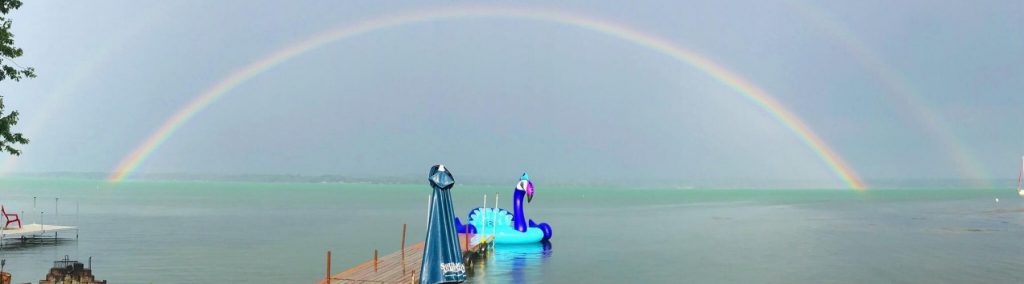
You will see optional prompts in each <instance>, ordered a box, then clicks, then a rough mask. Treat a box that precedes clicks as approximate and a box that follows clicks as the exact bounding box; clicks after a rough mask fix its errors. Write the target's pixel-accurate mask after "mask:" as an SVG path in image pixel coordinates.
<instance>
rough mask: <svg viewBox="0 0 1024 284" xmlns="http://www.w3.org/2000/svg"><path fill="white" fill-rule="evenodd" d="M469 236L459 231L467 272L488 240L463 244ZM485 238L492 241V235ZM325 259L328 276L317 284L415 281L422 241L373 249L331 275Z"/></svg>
mask: <svg viewBox="0 0 1024 284" xmlns="http://www.w3.org/2000/svg"><path fill="white" fill-rule="evenodd" d="M473 239H475V238H474V236H473V235H467V234H459V240H460V243H461V244H462V246H463V250H462V258H463V262H464V263H465V264H466V269H467V271H466V272H467V273H469V271H468V269H470V268H471V267H473V266H472V265H471V263H472V261H474V260H476V259H478V257H479V256H485V255H486V252H487V250H488V248H489V246H488V243H490V242H489V241H486V240H485V241H484V242H475V243H474V244H469V245H467V243H469V242H468V241H467V240H473ZM488 240H493V237H491V238H488ZM403 241H404V240H403ZM327 258H328V260H327V267H328V271H327V275H329V276H325V277H324V279H321V280H320V281H318V282H317V283H319V284H348V283H416V281H417V280H418V279H419V274H418V273H419V269H420V265H421V264H422V261H423V242H419V243H416V244H414V245H411V246H408V247H405V248H404V249H402V250H399V251H397V252H394V253H392V254H389V255H385V256H383V257H379V258H378V257H377V255H376V250H374V259H371V260H368V261H366V262H363V263H362V264H359V265H356V266H355V267H352V268H349V269H348V270H345V271H344V272H341V273H338V274H334V275H330V252H328V253H327Z"/></svg>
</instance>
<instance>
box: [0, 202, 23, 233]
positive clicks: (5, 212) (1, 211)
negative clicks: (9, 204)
mask: <svg viewBox="0 0 1024 284" xmlns="http://www.w3.org/2000/svg"><path fill="white" fill-rule="evenodd" d="M0 213H4V218H7V224H4V229H7V225H10V224H11V223H14V222H18V229H21V218H20V217H18V214H13V213H7V210H6V209H4V206H3V205H0ZM11 217H14V220H11Z"/></svg>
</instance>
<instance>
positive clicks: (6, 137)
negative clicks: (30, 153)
mask: <svg viewBox="0 0 1024 284" xmlns="http://www.w3.org/2000/svg"><path fill="white" fill-rule="evenodd" d="M19 7H21V1H20V0H0V14H2V15H0V81H3V80H8V79H10V80H14V81H21V79H22V78H33V77H35V76H36V73H35V69H32V67H22V66H21V65H19V64H18V63H17V62H15V61H14V59H15V58H18V57H21V55H22V53H24V51H22V50H21V48H18V47H15V46H14V34H11V20H10V19H9V18H7V13H10V12H11V11H12V10H15V9H18V8H19ZM17 124H18V111H11V113H9V114H7V115H4V97H3V96H0V152H7V153H10V154H11V155H21V150H18V149H17V148H14V146H15V145H18V144H28V138H25V136H24V135H22V134H21V133H15V132H12V131H11V128H13V127H14V126H15V125H17Z"/></svg>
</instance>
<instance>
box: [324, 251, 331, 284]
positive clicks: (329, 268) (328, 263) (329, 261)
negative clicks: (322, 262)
mask: <svg viewBox="0 0 1024 284" xmlns="http://www.w3.org/2000/svg"><path fill="white" fill-rule="evenodd" d="M324 281H325V282H327V284H331V251H330V250H328V251H327V277H324Z"/></svg>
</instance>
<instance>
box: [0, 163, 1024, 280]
mask: <svg viewBox="0 0 1024 284" xmlns="http://www.w3.org/2000/svg"><path fill="white" fill-rule="evenodd" d="M513 186H514V183H511V182H510V184H509V185H508V186H472V185H457V186H456V187H455V188H454V190H453V192H452V195H453V198H454V202H455V210H456V211H457V212H456V213H457V214H458V215H460V216H463V215H465V213H466V212H468V210H469V209H470V208H471V207H477V206H480V205H482V203H483V195H484V194H488V195H489V196H490V197H491V198H492V201H489V202H488V203H489V204H492V202H493V195H494V193H495V192H498V193H500V194H501V200H500V201H501V203H500V205H501V206H502V207H505V208H508V207H511V199H510V197H511V193H512V188H513ZM429 193H430V188H429V186H428V185H427V184H426V182H425V181H424V183H423V184H414V185H384V184H313V183H236V182H183V181H182V182H178V181H172V182H167V181H134V182H125V183H121V184H118V185H113V186H112V185H108V184H105V183H104V182H102V181H95V180H80V179H44V178H13V179H12V178H7V179H3V180H0V203H2V204H3V205H4V206H5V207H6V208H7V210H8V211H10V212H23V213H22V214H23V215H22V219H23V221H25V222H27V223H34V222H37V221H38V219H39V218H40V217H41V218H43V221H44V223H47V224H53V223H55V222H56V223H61V224H69V225H78V226H80V227H81V230H80V232H79V236H78V241H72V242H61V243H58V244H42V245H31V246H10V245H9V246H5V247H4V248H3V250H2V251H0V255H2V258H4V259H6V260H7V265H6V266H5V267H4V270H5V271H9V272H12V273H13V275H14V281H15V283H22V282H33V283H34V282H37V281H38V280H39V279H42V278H43V275H45V274H46V273H47V271H48V269H49V267H50V266H52V264H53V261H54V260H57V259H59V258H63V257H64V255H69V256H71V258H73V259H79V260H82V261H83V262H84V261H85V260H86V259H87V258H88V257H90V256H91V257H93V262H92V266H93V269H94V272H95V274H96V275H97V276H98V278H99V279H106V280H108V281H110V282H111V283H223V282H236V283H237V282H250V283H313V282H314V281H316V280H318V279H320V278H322V277H323V275H324V273H325V271H324V269H325V266H324V262H325V259H324V258H325V255H324V254H325V252H326V251H327V250H331V251H333V255H334V260H333V268H332V270H333V271H334V272H335V273H336V272H340V271H342V270H344V269H346V268H348V267H351V266H354V265H357V264H359V263H361V262H364V261H366V260H368V259H371V258H372V257H373V249H374V248H377V249H379V250H380V251H381V252H382V254H388V253H391V252H394V251H397V250H398V248H399V246H400V241H401V231H402V224H403V223H406V224H408V226H409V242H410V243H414V242H418V241H421V240H422V238H423V236H424V233H425V232H424V230H425V224H424V222H425V221H426V216H425V211H426V205H427V204H426V201H427V200H426V199H427V196H428V194H429ZM33 197H37V200H36V204H35V205H33ZM58 197H59V198H60V200H59V202H58V203H57V204H56V205H57V206H58V207H59V208H55V198H58ZM996 198H999V199H1000V202H995V199H996ZM76 208H77V209H76ZM58 209H59V212H56V211H58ZM76 211H77V214H76ZM526 216H527V218H531V219H534V220H536V221H538V222H547V223H549V224H550V225H551V226H552V228H553V230H554V238H553V239H552V241H551V244H550V248H545V247H543V246H518V247H504V248H499V249H498V250H497V251H496V252H495V255H494V256H493V257H492V258H491V259H489V260H488V261H487V262H485V263H483V264H482V269H481V270H480V271H479V272H477V273H476V274H474V275H473V276H472V277H471V282H473V283H624V282H627V283H628V282H636V281H643V282H648V283H680V282H696V283H708V282H713V283H751V282H757V283H877V282H914V283H924V282H945V283H1021V282H1024V199H1021V198H1019V197H1017V195H1016V192H1014V191H1013V190H1012V189H1000V190H983V189H878V190H868V191H864V192H857V191H853V190H836V189H822V190H811V189H800V190H797V189H779V190H763V189H759V190H740V189H731V190H694V189H686V190H680V189H659V188H618V187H616V188H599V187H568V186H545V185H543V184H542V183H538V184H537V193H536V195H535V196H534V199H533V202H532V203H528V204H527V205H526ZM72 234H73V233H72Z"/></svg>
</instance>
